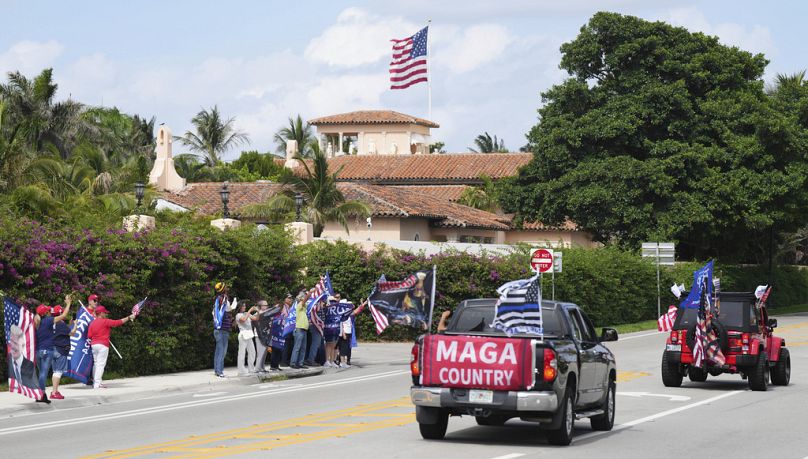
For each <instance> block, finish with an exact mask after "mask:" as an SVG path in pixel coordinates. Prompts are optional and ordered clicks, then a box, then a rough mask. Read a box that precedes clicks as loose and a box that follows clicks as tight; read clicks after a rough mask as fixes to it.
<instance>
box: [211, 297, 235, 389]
mask: <svg viewBox="0 0 808 459" xmlns="http://www.w3.org/2000/svg"><path fill="white" fill-rule="evenodd" d="M213 288H214V290H216V298H214V300H213V311H212V315H213V339H215V340H216V350H215V352H214V354H213V372H214V373H215V374H216V376H218V377H220V378H224V377H225V376H224V358H225V356H226V355H227V343H228V339H229V337H230V327H231V326H232V320H231V319H230V314H228V313H229V312H230V311H232V310H233V309H236V305H237V303H238V301H237V300H236V299H235V298H234V299H233V301H232V302H230V300H229V297H228V295H227V292H228V290H227V285H225V284H224V282H217V283H216V285H215V286H214V287H213Z"/></svg>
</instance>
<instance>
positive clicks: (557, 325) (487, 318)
mask: <svg viewBox="0 0 808 459" xmlns="http://www.w3.org/2000/svg"><path fill="white" fill-rule="evenodd" d="M459 314H460V315H459V316H458V317H457V319H455V321H454V322H453V323H450V326H449V328H448V330H447V331H449V332H453V333H474V332H477V333H500V332H499V330H495V329H493V328H491V323H492V322H493V321H494V308H493V307H465V308H462V309H461V310H460V311H459ZM542 322H543V323H544V334H545V335H553V336H564V335H565V334H566V333H567V331H566V329H565V328H564V325H563V322H562V321H561V317H560V311H559V309H558V308H556V307H555V306H549V307H548V306H543V307H542Z"/></svg>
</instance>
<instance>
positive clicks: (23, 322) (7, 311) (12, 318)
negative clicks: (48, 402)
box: [3, 298, 44, 400]
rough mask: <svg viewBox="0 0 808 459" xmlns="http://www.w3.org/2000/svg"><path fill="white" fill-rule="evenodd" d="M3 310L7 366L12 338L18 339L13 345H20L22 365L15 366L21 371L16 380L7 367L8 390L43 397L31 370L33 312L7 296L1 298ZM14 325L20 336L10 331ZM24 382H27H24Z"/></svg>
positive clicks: (10, 356)
mask: <svg viewBox="0 0 808 459" xmlns="http://www.w3.org/2000/svg"><path fill="white" fill-rule="evenodd" d="M3 310H4V319H5V320H4V323H3V328H4V331H5V337H6V349H7V350H6V352H7V353H6V357H7V359H8V360H9V368H11V367H12V362H11V361H12V360H13V356H12V352H13V347H14V346H12V343H11V339H12V338H14V339H19V341H17V343H16V344H15V345H18V346H19V345H21V346H20V348H18V349H19V350H20V351H21V355H20V357H22V365H19V366H18V368H15V371H18V372H20V373H21V380H20V381H18V380H17V379H16V377H15V376H14V374H13V373H12V372H11V369H9V375H8V391H9V392H13V393H17V394H22V395H24V396H26V397H29V398H33V399H35V400H38V399H40V398H42V397H43V395H44V392H43V391H42V390H41V389H40V388H39V387H38V381H37V380H36V375H35V372H34V370H33V369H34V362H35V361H36V329H35V328H34V314H33V313H31V311H29V310H28V309H25V308H24V307H22V306H20V305H18V304H17V303H15V302H14V301H12V300H11V299H9V298H4V299H3ZM16 327H19V330H16V333H19V331H20V330H21V331H22V336H19V335H18V336H13V335H15V333H12V331H13V328H16ZM26 360H27V362H26ZM26 364H27V365H26ZM29 365H30V369H31V374H30V375H27V376H29V378H26V368H27V367H29ZM26 382H27V383H28V384H25V383H26Z"/></svg>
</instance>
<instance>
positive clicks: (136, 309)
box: [132, 297, 149, 317]
mask: <svg viewBox="0 0 808 459" xmlns="http://www.w3.org/2000/svg"><path fill="white" fill-rule="evenodd" d="M148 298H149V297H146V298H143V299H142V300H140V303H138V304H136V305H134V306H132V314H133V315H134V316H135V317H137V315H138V314H140V310H141V309H143V305H144V304H145V303H146V300H147V299H148Z"/></svg>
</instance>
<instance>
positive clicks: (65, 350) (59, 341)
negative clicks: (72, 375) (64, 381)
mask: <svg viewBox="0 0 808 459" xmlns="http://www.w3.org/2000/svg"><path fill="white" fill-rule="evenodd" d="M72 302H73V300H72V297H71V295H66V296H65V299H64V303H65V306H64V307H62V306H61V305H58V304H57V305H55V306H53V307H50V306H47V305H45V304H40V305H39V306H37V308H36V316H34V327H36V369H37V370H38V381H37V384H38V386H39V389H40V390H41V391H42V397H41V398H39V399H38V400H37V402H42V403H50V402H51V399H54V400H62V399H64V396H63V395H62V394H61V393H60V392H59V382H60V381H61V378H62V375H63V374H64V373H66V372H67V370H68V365H69V362H68V356H69V354H70V335H71V334H73V333H74V332H75V331H76V327H75V321H69V318H68V316H69V315H70V307H71V305H72ZM87 303H88V305H87V307H86V309H87V311H88V312H89V313H90V314H91V315H92V316H93V317H94V319H93V321H92V322H91V323H90V326H89V328H88V330H87V338H88V339H89V340H90V344H91V346H92V354H93V388H96V389H99V388H106V386H105V385H104V384H103V383H102V378H103V375H104V368H105V367H106V364H107V357H108V356H109V347H110V345H111V344H110V334H111V331H112V329H113V328H115V327H119V326H121V325H123V324H125V323H126V322H128V321H131V320H134V315H129V316H127V317H124V318H123V319H117V320H112V319H109V318H108V317H107V316H108V315H109V311H108V310H107V308H105V307H104V306H103V305H101V304H99V303H98V295H95V294H92V295H90V296H89V297H88V298H87ZM68 321H69V322H70V323H68ZM12 357H14V356H12ZM14 370H15V371H14V372H13V373H12V372H11V371H9V375H10V376H13V377H15V378H16V379H17V380H18V381H20V382H21V383H23V384H25V385H28V384H26V382H25V377H24V375H23V374H22V373H23V372H22V366H20V370H17V368H16V367H14ZM50 372H52V376H51V382H52V389H51V395H50V398H48V396H47V393H46V388H45V383H46V380H47V378H48V373H50Z"/></svg>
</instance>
